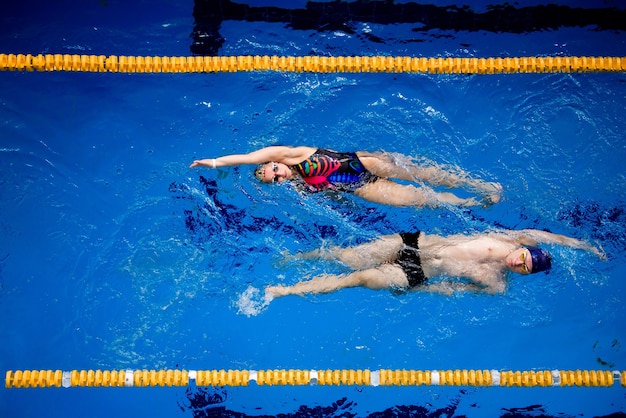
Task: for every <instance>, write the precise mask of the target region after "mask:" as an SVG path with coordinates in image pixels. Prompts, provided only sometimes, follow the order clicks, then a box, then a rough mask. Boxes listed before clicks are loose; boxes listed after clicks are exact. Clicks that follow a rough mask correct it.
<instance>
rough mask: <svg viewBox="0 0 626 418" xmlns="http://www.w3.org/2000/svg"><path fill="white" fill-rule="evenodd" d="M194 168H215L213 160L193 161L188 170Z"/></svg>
mask: <svg viewBox="0 0 626 418" xmlns="http://www.w3.org/2000/svg"><path fill="white" fill-rule="evenodd" d="M194 167H209V168H217V166H216V165H215V158H205V159H203V160H194V162H193V163H191V165H190V166H189V168H194Z"/></svg>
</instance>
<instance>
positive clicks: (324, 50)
mask: <svg viewBox="0 0 626 418" xmlns="http://www.w3.org/2000/svg"><path fill="white" fill-rule="evenodd" d="M74 3H77V2H71V1H65V2H56V3H55V4H48V3H45V4H35V3H31V4H28V2H26V3H20V5H18V4H10V5H9V6H8V7H7V8H8V12H7V13H6V14H5V15H4V16H3V17H1V18H0V19H1V20H2V26H1V27H2V28H4V29H1V30H0V34H1V38H0V42H1V44H2V47H1V48H0V53H57V52H58V53H87V54H104V55H109V54H118V55H123V54H129V55H188V54H189V44H190V38H189V33H190V32H191V27H192V25H193V18H192V16H191V10H192V8H193V4H192V3H191V2H181V3H180V4H178V5H175V6H172V5H171V4H169V3H168V2H157V3H158V4H155V3H154V2H140V1H136V2H132V4H128V2H121V1H111V0H107V1H101V2H92V3H93V4H92V3H91V2H90V3H88V4H83V2H81V3H80V5H77V4H74ZM435 3H436V2H435ZM576 5H577V6H585V3H584V2H580V4H576ZM610 5H612V4H610ZM35 6H36V7H35ZM484 6H485V5H477V6H476V7H477V10H478V9H481V7H482V8H483V9H484ZM293 7H296V6H293ZM413 27H414V26H413V25H410V24H398V25H367V24H362V23H359V24H357V29H358V30H357V32H356V34H346V33H344V32H341V31H331V32H316V31H297V30H292V29H289V28H286V27H285V24H283V23H267V22H245V21H235V20H229V21H224V22H223V23H222V26H221V29H220V31H221V34H222V35H223V36H224V37H225V38H226V42H225V43H224V45H223V46H222V48H221V50H220V54H221V55H245V54H278V55H295V54H298V55H304V54H308V53H316V54H332V55H352V54H355V55H369V54H390V55H413V56H427V57H428V56H479V57H482V56H521V55H611V56H623V55H626V44H625V41H626V38H625V37H624V33H623V31H609V30H600V31H596V30H593V28H589V27H583V28H579V27H564V28H560V29H555V30H541V31H535V32H529V33H522V34H514V33H492V32H488V31H477V32H465V31H460V32H456V31H452V30H440V31H438V30H430V31H427V32H425V33H422V32H415V31H412V28H413ZM364 33H373V34H375V35H376V36H378V37H379V38H380V39H383V40H384V41H385V42H382V43H381V42H372V41H371V40H370V39H371V38H367V37H363V36H359V34H364ZM406 39H411V40H412V41H411V42H406ZM625 83H626V76H625V75H624V74H530V75H489V76H459V75H438V76H436V75H405V74H327V75H318V74H278V73H248V74H244V73H241V74H194V75H192V74H179V75H173V74H161V75H157V74H148V75H145V74H144V75H138V74H134V75H129V74H84V73H16V72H3V73H0V86H1V88H0V114H1V115H2V119H1V122H2V125H0V153H1V156H2V164H0V237H1V240H0V309H1V312H2V321H1V326H0V337H1V338H2V341H3V344H2V345H0V366H1V367H0V370H3V371H6V370H26V369H61V370H71V369H104V370H109V369H126V368H131V369H169V368H180V369H186V370H204V369H238V370H249V369H254V370H258V369H290V368H294V369H307V370H309V369H371V370H375V369H379V368H388V369H397V368H398V369H416V370H447V369H480V370H483V369H496V370H546V369H547V370H551V369H565V370H575V369H584V370H624V369H625V364H626V354H625V353H626V351H625V349H624V347H623V345H624V344H626V341H625V339H624V338H625V336H624V329H625V327H624V317H625V314H626V308H625V307H624V306H625V304H624V302H625V300H626V285H625V284H624V282H623V279H624V277H625V275H626V268H625V267H624V265H623V263H622V262H621V261H622V255H623V254H624V251H625V250H626V238H625V233H626V227H625V224H626V223H625V222H626V205H625V202H624V192H625V191H626V179H625V171H624V159H625V157H626V139H625V138H624V132H626V119H624V118H623V109H624V107H625V105H626V87H625V86H626V84H625ZM271 144H285V145H300V144H309V145H315V146H320V147H329V148H335V149H341V150H386V151H391V152H399V153H403V154H407V155H411V156H414V157H416V158H426V159H429V160H432V161H436V162H438V163H441V164H445V165H449V166H455V167H461V168H463V169H465V170H467V171H469V172H471V173H472V174H474V175H475V176H478V177H482V178H484V179H487V180H491V181H498V182H500V183H501V184H502V185H503V187H504V198H503V200H502V202H500V203H499V204H497V205H494V206H492V207H490V208H473V209H457V208H445V209H438V210H415V209H410V208H402V209H400V208H390V207H384V206H381V205H375V204H370V203H366V202H363V201H360V200H358V199H357V198H355V197H353V196H346V197H342V199H340V200H339V201H332V200H329V199H325V198H323V197H322V196H318V195H313V196H305V197H302V196H299V195H298V194H297V193H296V192H295V191H294V190H292V189H290V188H288V187H283V186H277V187H265V186H262V185H260V184H259V183H257V182H256V181H255V180H254V179H253V176H252V168H251V167H239V168H231V169H224V170H218V171H212V170H207V169H205V170H202V169H194V170H191V169H189V168H188V165H189V164H190V163H191V161H193V160H194V159H195V158H200V157H213V156H218V155H223V154H229V153H242V152H249V151H251V150H254V149H256V148H259V147H262V146H267V145H271ZM493 227H497V228H512V229H518V228H539V229H547V230H550V231H552V232H555V233H561V234H566V235H570V236H574V237H577V238H579V239H584V240H588V241H590V242H592V243H594V244H596V245H601V246H602V247H603V249H604V251H605V252H606V254H607V259H606V260H598V259H597V258H596V257H594V256H592V255H590V254H588V253H584V252H581V251H575V250H571V249H567V248H560V247H555V246H548V247H549V249H550V250H551V251H552V252H553V253H554V255H555V261H554V268H553V270H552V272H551V273H550V274H549V275H543V274H540V275H534V276H529V277H521V276H516V277H513V276H512V277H510V280H509V283H508V289H507V290H508V291H507V293H506V295H500V296H487V295H476V294H461V295H455V296H452V297H449V296H442V295H431V294H421V293H412V294H403V295H393V294H391V293H390V292H386V291H380V292H374V291H370V290H365V289H350V290H343V291H341V292H337V293H334V294H330V295H320V296H308V297H288V298H284V299H279V300H276V301H273V302H271V303H269V304H268V303H267V302H266V301H265V300H264V299H263V297H262V289H263V288H264V287H265V286H268V285H270V284H275V283H283V284H292V283H295V282H297V281H298V280H300V279H302V278H305V277H307V276H311V275H314V274H319V273H322V272H335V273H340V272H345V271H346V270H345V268H344V267H342V266H340V265H336V264H332V263H326V262H307V263H298V262H288V263H284V262H283V260H282V257H281V253H282V252H284V251H285V250H287V251H289V252H297V251H300V250H310V249H313V248H317V247H319V246H321V245H331V244H336V245H348V244H351V243H355V242H361V241H363V240H366V239H370V238H372V237H375V236H377V235H380V234H383V233H393V232H397V231H399V230H405V229H416V228H419V229H422V230H424V231H428V232H433V233H442V234H452V233H459V232H464V233H471V232H479V231H484V230H486V229H488V228H493ZM0 393H1V394H0V415H2V416H7V417H8V416H11V417H13V416H16V417H17V416H67V415H70V416H110V415H111V414H112V413H118V414H121V415H131V414H139V415H141V416H143V415H148V414H151V415H154V414H155V413H156V414H160V415H161V416H211V415H213V416H218V415H220V414H224V415H228V414H231V416H238V415H236V414H246V415H252V416H257V415H276V414H279V413H282V414H295V415H311V416H367V415H371V416H388V415H394V414H395V415H400V416H407V415H411V416H502V415H508V416H515V415H514V414H518V416H519V415H521V416H539V415H541V414H543V415H547V416H602V415H608V414H610V413H616V412H620V411H624V410H626V398H625V393H626V392H625V390H624V388H623V387H621V386H619V385H615V387H611V388H533V389H529V388H488V389H484V388H482V389H477V388H459V387H453V388H439V387H411V388H398V387H394V388H381V387H378V388H371V387H365V388H364V387H330V388H329V387H313V386H307V387H295V388H294V387H289V388H286V387H256V386H255V385H252V386H250V387H247V388H226V389H217V390H209V389H206V390H191V389H185V388H171V389H164V388H151V389H147V388H144V389H96V388H84V389H79V388H72V389H4V388H3V389H0ZM377 414H378V415H377Z"/></svg>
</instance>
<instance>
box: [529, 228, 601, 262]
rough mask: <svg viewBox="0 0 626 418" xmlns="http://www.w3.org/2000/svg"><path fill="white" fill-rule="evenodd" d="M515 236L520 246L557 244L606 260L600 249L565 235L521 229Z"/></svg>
mask: <svg viewBox="0 0 626 418" xmlns="http://www.w3.org/2000/svg"><path fill="white" fill-rule="evenodd" d="M517 234H518V239H519V241H520V243H521V244H522V245H536V243H543V244H558V245H563V246H565V247H570V248H574V249H576V250H585V251H589V252H591V253H594V254H595V255H597V256H598V257H600V258H606V254H605V253H604V251H602V249H601V248H597V247H594V246H593V245H591V244H589V243H588V242H586V241H582V240H579V239H576V238H572V237H568V236H565V235H560V234H553V233H552V232H547V231H541V230H538V229H522V230H520V231H517Z"/></svg>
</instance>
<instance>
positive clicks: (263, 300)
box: [236, 286, 274, 317]
mask: <svg viewBox="0 0 626 418" xmlns="http://www.w3.org/2000/svg"><path fill="white" fill-rule="evenodd" d="M273 299H274V298H273V297H272V296H271V295H267V294H263V295H261V291H260V290H259V289H257V288H256V287H254V286H249V287H248V288H247V289H246V291H245V292H243V293H242V294H241V296H239V299H238V300H237V302H236V305H237V309H238V310H237V313H238V314H243V315H245V316H248V317H250V316H257V315H258V314H260V313H261V312H263V311H264V310H265V309H267V307H268V306H269V304H270V302H271V301H272V300H273Z"/></svg>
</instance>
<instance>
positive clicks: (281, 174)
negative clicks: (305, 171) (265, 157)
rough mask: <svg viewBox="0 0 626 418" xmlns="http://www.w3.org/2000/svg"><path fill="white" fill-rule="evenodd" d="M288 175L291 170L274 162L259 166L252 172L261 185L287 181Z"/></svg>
mask: <svg viewBox="0 0 626 418" xmlns="http://www.w3.org/2000/svg"><path fill="white" fill-rule="evenodd" d="M290 175H291V170H290V169H289V167H288V166H287V165H285V164H281V163H274V162H269V163H263V164H259V165H258V167H257V168H256V169H255V170H254V176H255V177H256V178H257V179H258V180H259V181H260V182H261V183H280V182H282V181H285V180H287V179H288V178H289V177H290Z"/></svg>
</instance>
